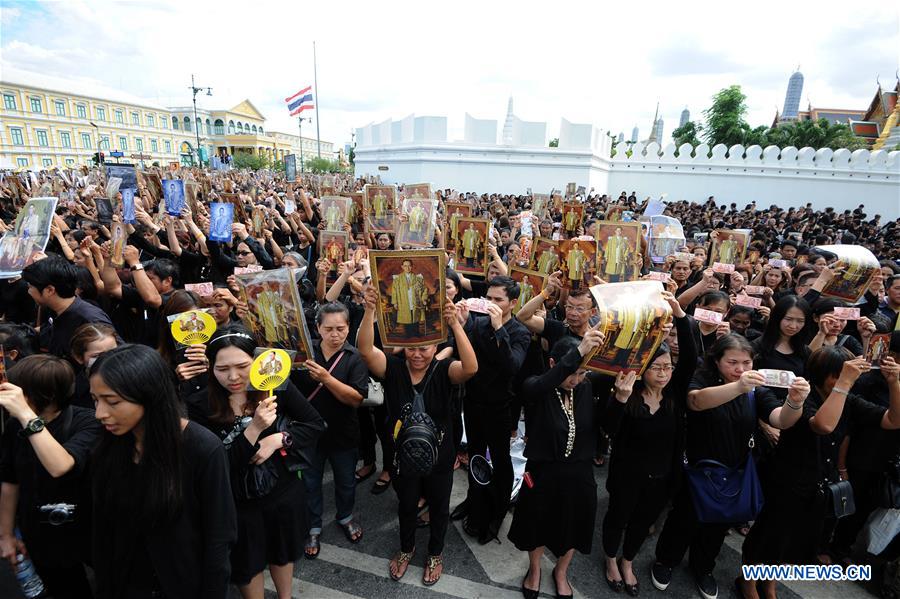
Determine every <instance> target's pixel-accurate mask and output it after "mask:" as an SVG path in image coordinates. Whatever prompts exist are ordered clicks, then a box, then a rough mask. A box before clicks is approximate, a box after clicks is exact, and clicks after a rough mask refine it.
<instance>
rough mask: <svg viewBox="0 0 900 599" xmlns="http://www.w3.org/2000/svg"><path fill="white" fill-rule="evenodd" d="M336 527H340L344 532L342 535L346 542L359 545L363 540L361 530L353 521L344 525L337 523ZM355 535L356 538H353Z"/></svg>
mask: <svg viewBox="0 0 900 599" xmlns="http://www.w3.org/2000/svg"><path fill="white" fill-rule="evenodd" d="M338 526H340V527H341V529H343V531H344V535H345V536H346V537H347V540H348V541H350V542H351V543H354V544H356V543H359V542H360V541H361V540H362V538H363V529H362V527H361V526H360V525H359V524H357V523H356V521H354V520H350V522H347V523H346V524H340V523H338ZM354 535H356V538H353V537H354Z"/></svg>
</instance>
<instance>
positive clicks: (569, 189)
mask: <svg viewBox="0 0 900 599" xmlns="http://www.w3.org/2000/svg"><path fill="white" fill-rule="evenodd" d="M577 187H578V184H577V183H575V182H572V183H566V197H567V198H573V197H575V191H576V189H577Z"/></svg>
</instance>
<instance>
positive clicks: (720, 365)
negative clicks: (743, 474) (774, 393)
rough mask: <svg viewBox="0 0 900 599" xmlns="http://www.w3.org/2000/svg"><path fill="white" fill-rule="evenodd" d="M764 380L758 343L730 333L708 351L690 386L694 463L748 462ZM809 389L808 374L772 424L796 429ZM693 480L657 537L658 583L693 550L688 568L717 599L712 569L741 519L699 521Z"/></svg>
mask: <svg viewBox="0 0 900 599" xmlns="http://www.w3.org/2000/svg"><path fill="white" fill-rule="evenodd" d="M765 382H766V379H765V377H764V376H763V375H762V374H760V373H759V372H757V371H755V370H753V347H752V346H751V345H750V343H749V342H748V341H747V340H746V339H744V338H743V337H741V336H740V335H735V334H729V335H726V336H725V337H722V338H721V339H719V340H718V341H716V343H715V345H713V346H712V348H711V349H710V351H709V352H708V353H707V354H706V358H705V361H704V367H703V368H701V369H700V370H698V371H697V372H696V373H695V374H694V378H693V380H692V381H691V383H690V385H689V386H688V398H687V419H686V423H687V429H686V434H685V448H686V450H687V451H686V453H687V459H688V463H689V464H695V463H696V462H698V461H700V460H714V461H716V462H719V463H721V464H723V465H725V467H727V468H737V467H743V466H744V465H745V464H746V463H747V460H748V456H749V454H750V449H751V447H752V446H753V433H754V431H755V429H756V421H757V419H758V418H760V417H761V415H762V414H763V410H762V408H761V404H762V400H763V399H764V397H765V396H768V395H770V392H769V391H768V390H767V389H766V388H765V387H763V386H762V385H764V384H765ZM751 392H752V393H751ZM808 393H809V384H808V383H807V382H806V381H805V380H804V379H803V378H800V377H797V378H796V379H794V383H793V384H792V386H791V390H790V395H789V400H791V401H792V402H793V404H789V403H787V400H786V401H785V402H784V406H785V407H784V408H781V407H779V408H778V409H777V410H772V411H771V412H770V413H766V414H765V416H766V418H767V422H768V423H769V424H770V425H771V426H773V427H775V428H778V429H786V428H789V427H791V426H792V425H793V424H794V423H795V422H796V421H797V420H798V419H799V417H800V413H799V411H798V409H799V407H800V406H798V402H802V400H803V399H804V398H805V397H806V395H807V394H808ZM791 405H794V406H797V407H796V409H791V408H790V407H789V406H791ZM689 484H690V483H686V484H684V485H682V487H681V490H680V492H679V493H678V494H677V495H676V496H675V500H674V503H673V507H672V511H670V512H669V514H668V516H667V517H666V523H665V526H664V527H663V531H662V533H661V534H660V536H659V540H658V541H657V544H656V563H655V564H654V565H653V568H652V572H651V573H652V581H653V586H655V587H656V588H657V589H659V590H661V591H664V590H666V588H667V587H668V586H669V583H670V582H671V580H672V569H673V568H674V567H675V566H677V565H678V564H679V563H680V562H681V560H682V558H683V557H684V554H685V552H686V551H687V550H688V548H690V550H691V552H690V561H689V566H690V569H691V571H692V573H693V575H694V580H695V582H696V583H697V589H698V591H699V592H700V595H701V596H702V597H704V599H715V597H716V596H717V595H718V585H717V583H716V579H715V578H714V577H713V574H712V573H713V568H715V565H716V557H718V555H719V551H720V550H721V549H722V543H723V542H724V540H725V535H726V533H727V532H728V529H729V527H730V526H732V525H733V524H736V523H709V522H700V521H699V520H698V518H697V513H696V511H695V508H694V503H693V500H692V498H691V490H690V489H689Z"/></svg>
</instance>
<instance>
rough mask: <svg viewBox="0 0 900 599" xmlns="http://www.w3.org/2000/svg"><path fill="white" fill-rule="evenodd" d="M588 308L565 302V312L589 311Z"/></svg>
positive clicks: (578, 312) (580, 312) (581, 312)
mask: <svg viewBox="0 0 900 599" xmlns="http://www.w3.org/2000/svg"><path fill="white" fill-rule="evenodd" d="M589 311H590V308H585V307H584V306H573V305H572V304H566V312H574V313H575V314H583V313H585V312H589Z"/></svg>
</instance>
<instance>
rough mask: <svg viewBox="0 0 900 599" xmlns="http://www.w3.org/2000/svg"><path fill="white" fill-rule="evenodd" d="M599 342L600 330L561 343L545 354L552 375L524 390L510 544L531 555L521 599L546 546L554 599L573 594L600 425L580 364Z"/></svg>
mask: <svg viewBox="0 0 900 599" xmlns="http://www.w3.org/2000/svg"><path fill="white" fill-rule="evenodd" d="M602 341H603V333H601V332H600V331H599V330H597V329H589V330H588V332H587V333H585V336H584V338H583V339H582V340H581V343H578V341H576V340H575V339H574V338H572V337H564V338H563V339H561V340H560V341H557V342H556V344H555V345H554V346H553V350H552V351H551V353H550V366H551V368H550V370H549V371H547V372H545V373H544V374H542V375H540V376H532V377H529V378H528V379H526V380H525V382H524V383H523V384H522V397H523V402H524V404H525V413H526V422H525V430H527V431H528V443H527V444H526V445H525V457H526V458H527V459H528V462H527V463H526V465H525V471H526V472H525V476H526V478H525V482H524V483H523V485H522V489H521V490H520V491H519V501H518V503H517V504H516V511H515V515H514V516H513V521H512V526H511V527H510V529H509V540H510V541H512V542H513V544H514V545H515V546H516V548H517V549H519V550H520V551H527V552H528V560H529V566H528V572H526V573H525V579H524V580H523V581H522V594H523V595H524V596H525V597H526V599H536V598H537V596H538V593H539V590H540V587H541V557H542V556H543V555H544V548H545V547H546V548H548V549H550V551H552V552H553V554H554V555H555V556H557V558H558V560H557V563H556V567H555V568H554V569H553V582H554V584H555V586H556V595H557V597H571V596H572V588H571V587H570V586H569V580H568V577H567V570H568V568H569V563H571V561H572V557H573V556H574V555H575V550H576V549H577V550H578V551H579V552H581V553H584V554H589V553H590V552H591V542H592V539H593V536H594V522H595V518H596V515H597V483H596V482H595V481H594V472H593V458H594V451H595V449H596V447H597V431H598V422H597V409H596V404H595V402H594V392H593V389H592V384H591V382H589V381H585V375H586V374H587V373H586V371H585V370H581V369H579V366H580V364H581V362H582V360H583V358H584V356H586V355H588V354H589V353H590V352H591V351H593V350H594V349H595V348H597V347H599V346H600V344H601V343H602ZM597 378H598V377H592V379H593V380H597ZM606 380H607V381H608V380H609V379H608V378H607V379H606Z"/></svg>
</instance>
